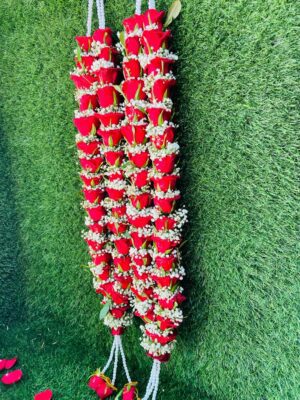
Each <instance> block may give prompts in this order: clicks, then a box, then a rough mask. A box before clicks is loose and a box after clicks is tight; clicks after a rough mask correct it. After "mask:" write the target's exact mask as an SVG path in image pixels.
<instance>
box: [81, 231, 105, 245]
mask: <svg viewBox="0 0 300 400" xmlns="http://www.w3.org/2000/svg"><path fill="white" fill-rule="evenodd" d="M82 237H83V239H88V240H94V241H95V242H97V243H103V242H106V241H107V237H106V236H105V235H103V234H101V233H96V232H93V231H90V230H89V231H87V232H86V231H83V232H82Z"/></svg>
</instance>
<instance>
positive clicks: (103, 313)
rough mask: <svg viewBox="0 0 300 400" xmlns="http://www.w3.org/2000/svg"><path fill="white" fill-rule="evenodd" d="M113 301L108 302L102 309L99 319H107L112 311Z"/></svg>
mask: <svg viewBox="0 0 300 400" xmlns="http://www.w3.org/2000/svg"><path fill="white" fill-rule="evenodd" d="M110 305H111V301H107V302H106V303H105V304H104V306H103V307H102V308H101V311H100V314H99V319H100V320H102V319H104V318H105V317H106V315H107V313H108V311H109V309H110Z"/></svg>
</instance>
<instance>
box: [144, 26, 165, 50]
mask: <svg viewBox="0 0 300 400" xmlns="http://www.w3.org/2000/svg"><path fill="white" fill-rule="evenodd" d="M170 36H171V31H169V30H167V31H165V32H163V31H161V30H160V29H151V30H146V31H144V32H143V36H142V39H141V41H142V44H143V46H144V50H145V53H146V54H151V53H153V52H156V51H158V50H159V49H165V48H167V45H168V40H169V38H170Z"/></svg>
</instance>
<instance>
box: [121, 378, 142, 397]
mask: <svg viewBox="0 0 300 400" xmlns="http://www.w3.org/2000/svg"><path fill="white" fill-rule="evenodd" d="M136 385H137V382H130V383H127V384H126V385H125V386H124V388H123V397H122V400H136V399H138V391H137V388H136Z"/></svg>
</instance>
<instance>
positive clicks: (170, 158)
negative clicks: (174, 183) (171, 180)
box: [153, 154, 176, 174]
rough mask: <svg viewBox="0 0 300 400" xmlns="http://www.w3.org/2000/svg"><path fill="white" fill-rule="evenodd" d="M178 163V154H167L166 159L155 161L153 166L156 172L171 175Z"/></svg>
mask: <svg viewBox="0 0 300 400" xmlns="http://www.w3.org/2000/svg"><path fill="white" fill-rule="evenodd" d="M175 161H176V154H167V155H166V156H164V157H161V158H156V159H154V160H153V164H154V166H155V168H156V170H157V171H158V172H160V173H162V174H171V173H172V171H173V169H174V167H175Z"/></svg>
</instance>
